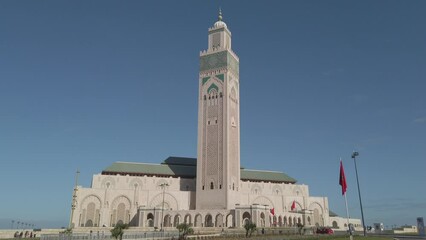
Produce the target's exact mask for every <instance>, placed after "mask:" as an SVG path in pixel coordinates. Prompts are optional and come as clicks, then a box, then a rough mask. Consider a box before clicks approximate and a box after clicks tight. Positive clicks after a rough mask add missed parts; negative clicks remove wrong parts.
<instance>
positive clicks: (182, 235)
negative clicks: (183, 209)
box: [176, 223, 194, 239]
mask: <svg viewBox="0 0 426 240" xmlns="http://www.w3.org/2000/svg"><path fill="white" fill-rule="evenodd" d="M176 228H177V229H178V230H179V239H186V236H188V235H189V234H193V233H194V229H192V228H191V225H189V224H186V223H181V224H179V225H177V226H176Z"/></svg>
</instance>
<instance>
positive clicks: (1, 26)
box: [0, 1, 426, 228]
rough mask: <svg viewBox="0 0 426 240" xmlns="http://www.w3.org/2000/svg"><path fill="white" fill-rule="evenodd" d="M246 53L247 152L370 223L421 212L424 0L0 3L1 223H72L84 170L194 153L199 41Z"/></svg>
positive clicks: (425, 161) (245, 157) (247, 163)
mask: <svg viewBox="0 0 426 240" xmlns="http://www.w3.org/2000/svg"><path fill="white" fill-rule="evenodd" d="M219 6H221V7H222V10H223V15H224V21H225V22H226V23H227V24H228V27H229V28H230V30H231V31H232V34H233V35H232V36H233V49H234V51H235V52H236V53H237V54H238V55H239V57H240V74H241V75H240V78H241V80H240V81H241V83H240V84H241V90H240V91H241V92H240V94H241V164H242V165H243V166H244V167H246V168H251V169H265V170H281V171H284V172H285V173H287V174H288V175H290V176H292V177H294V178H296V179H298V181H299V183H301V184H307V185H309V186H310V193H311V195H313V196H327V197H328V198H329V205H330V209H331V210H332V211H334V212H336V213H338V214H339V215H342V216H344V215H345V210H344V200H343V198H342V196H341V194H340V188H339V185H338V175H339V158H340V157H342V158H343V161H344V165H345V170H346V174H347V181H348V201H349V207H350V209H349V210H350V214H351V216H353V217H358V218H359V217H360V215H361V214H360V210H359V203H358V195H357V191H356V178H355V169H354V164H353V161H352V160H351V158H350V156H351V153H352V151H353V150H357V151H359V153H360V156H359V158H358V161H357V162H358V171H359V177H360V183H361V190H362V195H363V204H364V212H365V217H366V222H367V224H372V223H373V222H384V223H385V225H388V226H392V225H393V224H397V225H401V224H415V218H416V217H419V216H423V217H426V191H425V182H426V174H425V169H426V92H425V90H426V44H425V43H426V31H425V30H424V26H425V23H426V14H425V12H426V1H268V2H264V1H250V2H247V1H0V161H1V174H0V184H1V185H0V186H1V188H0V189H1V200H0V218H1V220H0V228H8V227H10V223H11V220H16V221H18V220H19V221H24V222H28V223H34V224H36V225H37V226H38V227H61V226H67V225H68V219H69V213H70V204H71V195H72V188H73V184H74V175H75V171H76V169H80V171H81V175H80V180H79V183H80V184H81V185H83V186H86V187H89V186H90V184H91V177H92V175H93V174H96V173H99V172H101V171H102V169H104V168H105V167H107V166H109V165H110V164H111V163H113V162H115V161H135V162H152V163H159V162H160V161H162V160H163V159H165V158H167V157H168V156H186V157H196V145H197V87H198V66H199V59H198V57H199V51H200V50H204V49H206V48H207V29H208V28H209V27H211V26H212V25H213V23H214V22H215V21H216V19H217V12H218V8H219Z"/></svg>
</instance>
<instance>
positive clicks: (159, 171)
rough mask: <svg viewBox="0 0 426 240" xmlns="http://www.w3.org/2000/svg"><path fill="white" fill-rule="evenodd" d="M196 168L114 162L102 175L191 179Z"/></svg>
mask: <svg viewBox="0 0 426 240" xmlns="http://www.w3.org/2000/svg"><path fill="white" fill-rule="evenodd" d="M196 172H197V167H196V166H182V165H168V164H149V163H133V162H115V163H113V164H112V165H111V166H109V167H107V168H106V169H105V170H103V171H102V174H114V173H115V174H122V175H125V174H130V175H158V176H176V177H186V178H193V177H195V175H196Z"/></svg>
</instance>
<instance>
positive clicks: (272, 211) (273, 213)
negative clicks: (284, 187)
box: [270, 208, 275, 216]
mask: <svg viewBox="0 0 426 240" xmlns="http://www.w3.org/2000/svg"><path fill="white" fill-rule="evenodd" d="M270 211H271V214H272V216H275V209H274V208H271V210H270Z"/></svg>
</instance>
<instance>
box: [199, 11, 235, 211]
mask: <svg viewBox="0 0 426 240" xmlns="http://www.w3.org/2000/svg"><path fill="white" fill-rule="evenodd" d="M197 155H198V156H197V192H196V208H197V209H234V208H235V204H236V203H239V194H238V191H240V94H239V59H238V57H237V55H236V54H235V53H234V52H233V51H232V50H231V32H230V31H229V29H228V27H227V26H226V24H225V22H223V21H222V12H221V11H220V10H219V19H218V21H217V22H216V23H215V24H214V25H213V27H211V28H209V42H208V49H207V50H205V51H202V52H200V74H199V97H198V153H197Z"/></svg>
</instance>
